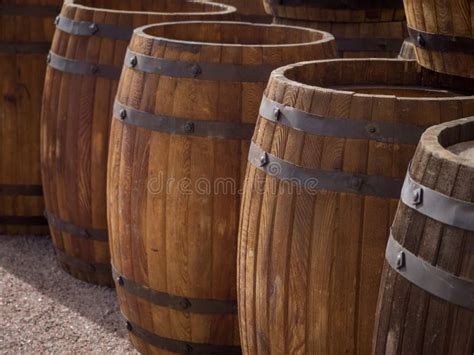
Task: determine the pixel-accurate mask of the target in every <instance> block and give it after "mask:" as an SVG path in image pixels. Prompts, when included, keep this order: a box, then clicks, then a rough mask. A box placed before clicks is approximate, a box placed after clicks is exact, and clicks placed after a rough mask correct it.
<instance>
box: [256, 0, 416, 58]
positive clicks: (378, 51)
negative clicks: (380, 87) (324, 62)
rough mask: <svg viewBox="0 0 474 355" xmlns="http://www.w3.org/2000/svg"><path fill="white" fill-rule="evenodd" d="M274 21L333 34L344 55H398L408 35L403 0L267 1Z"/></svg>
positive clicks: (265, 0)
mask: <svg viewBox="0 0 474 355" xmlns="http://www.w3.org/2000/svg"><path fill="white" fill-rule="evenodd" d="M264 5H265V9H266V11H267V12H268V13H270V14H273V16H274V23H279V24H287V25H293V26H303V27H310V28H316V29H320V30H322V31H327V32H330V33H332V34H333V35H334V36H335V37H336V41H337V45H338V50H339V55H340V56H341V57H396V56H397V54H398V52H399V50H400V46H401V45H402V42H403V40H404V39H405V38H406V37H407V36H408V33H407V31H406V22H405V13H404V10H403V2H402V0H383V1H380V0H378V1H373V0H350V1H347V0H264Z"/></svg>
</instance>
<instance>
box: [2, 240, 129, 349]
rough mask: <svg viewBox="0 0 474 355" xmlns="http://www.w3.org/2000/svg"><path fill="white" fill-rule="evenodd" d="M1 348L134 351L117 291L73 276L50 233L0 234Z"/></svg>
mask: <svg viewBox="0 0 474 355" xmlns="http://www.w3.org/2000/svg"><path fill="white" fill-rule="evenodd" d="M0 353H1V354H25V353H27V354H32V353H54V354H71V353H74V354H76V353H82V354H84V353H94V354H137V352H136V351H134V350H133V347H132V346H131V345H130V343H129V341H128V339H127V334H126V330H125V327H124V324H123V321H122V320H121V318H120V313H119V307H118V304H117V301H116V298H115V291H114V290H112V289H108V288H105V287H98V286H93V285H89V284H87V283H85V282H82V281H79V280H76V279H74V278H73V277H71V276H69V274H67V273H65V272H64V271H62V270H61V269H60V268H59V267H58V266H57V264H56V262H55V259H54V254H53V247H52V243H51V239H50V238H48V237H10V236H0Z"/></svg>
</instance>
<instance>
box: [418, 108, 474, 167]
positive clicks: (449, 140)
mask: <svg viewBox="0 0 474 355" xmlns="http://www.w3.org/2000/svg"><path fill="white" fill-rule="evenodd" d="M421 144H423V147H424V148H425V150H426V151H428V152H430V153H432V154H433V155H436V156H437V157H438V158H440V159H443V160H448V161H450V162H453V163H455V164H457V165H459V166H464V167H467V168H469V169H474V116H473V117H466V118H461V119H459V120H455V121H450V122H446V123H442V124H439V125H436V126H433V127H430V128H428V129H427V130H426V131H425V133H424V134H423V137H422V140H421Z"/></svg>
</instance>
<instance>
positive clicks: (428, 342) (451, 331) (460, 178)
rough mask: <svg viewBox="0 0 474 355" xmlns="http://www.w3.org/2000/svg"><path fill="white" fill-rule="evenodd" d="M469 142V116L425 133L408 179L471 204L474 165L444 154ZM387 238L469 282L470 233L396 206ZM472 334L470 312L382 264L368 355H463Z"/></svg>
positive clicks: (473, 271) (473, 126) (472, 272)
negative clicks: (454, 146)
mask: <svg viewBox="0 0 474 355" xmlns="http://www.w3.org/2000/svg"><path fill="white" fill-rule="evenodd" d="M473 138H474V118H472V117H471V118H469V119H463V120H459V121H454V122H449V123H447V124H440V125H438V126H435V127H432V128H430V129H429V130H428V131H426V132H425V134H424V135H423V137H422V139H421V141H420V144H419V145H418V148H417V150H416V153H415V156H414V158H413V162H412V165H411V169H410V173H411V176H412V177H413V179H414V180H415V181H417V182H419V183H421V184H422V185H424V186H426V187H428V188H431V189H434V190H435V191H438V192H440V193H442V194H445V195H448V196H451V197H453V198H456V199H459V200H463V201H468V202H471V203H472V202H474V190H473V185H472V181H473V178H474V160H473V159H472V156H471V157H469V158H467V157H462V156H460V155H457V154H453V153H451V152H449V150H448V149H449V147H450V146H453V145H455V144H459V143H461V142H465V141H469V140H472V139H473ZM392 233H393V236H394V238H395V240H397V242H398V243H400V244H401V245H402V246H403V247H404V248H406V249H408V250H409V251H410V252H412V253H414V254H415V255H417V256H418V258H421V259H423V260H425V261H427V262H429V263H430V264H431V265H434V266H436V267H437V268H440V269H442V270H444V271H446V272H448V273H450V274H454V275H455V276H457V277H463V278H465V279H467V280H471V281H472V280H473V279H474V263H473V260H474V259H473V247H472V240H473V232H470V231H466V230H462V229H460V228H457V227H453V226H448V225H444V224H442V223H440V222H438V221H436V220H434V219H431V218H428V217H426V216H424V215H422V214H420V213H419V212H417V211H416V210H414V209H411V208H409V207H407V206H406V205H404V204H403V203H400V204H399V206H398V210H397V213H396V216H395V220H394V223H393V226H392ZM469 296H472V295H466V297H469ZM473 334H474V311H473V310H469V309H467V308H463V307H461V306H457V305H453V304H450V303H449V302H447V301H444V300H442V299H440V298H437V297H436V296H434V295H432V294H430V293H428V292H426V291H424V290H422V289H421V288H419V287H418V286H416V285H413V284H411V283H410V282H409V281H408V280H407V279H405V278H404V277H402V276H401V275H399V274H398V273H397V272H395V271H394V270H393V269H392V268H391V267H390V266H389V265H388V264H387V262H385V265H384V269H383V274H382V280H381V285H380V292H379V301H378V305H377V317H376V323H375V332H374V338H373V339H374V340H373V353H375V354H414V353H418V354H427V353H429V354H459V355H461V354H466V355H467V354H472V353H473V351H474V335H473Z"/></svg>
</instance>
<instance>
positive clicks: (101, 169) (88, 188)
mask: <svg viewBox="0 0 474 355" xmlns="http://www.w3.org/2000/svg"><path fill="white" fill-rule="evenodd" d="M89 6H92V7H89ZM94 6H95V7H100V8H104V9H97V8H95V7H94ZM144 11H146V12H144ZM61 15H62V16H64V17H66V18H69V19H74V20H76V21H87V22H95V23H97V24H109V25H116V26H119V27H135V26H141V25H145V24H148V23H159V22H167V21H173V20H191V19H221V18H222V19H231V18H233V10H231V9H229V8H228V7H227V6H224V5H217V4H209V3H185V2H175V1H171V2H165V1H163V2H162V1H160V2H156V1H133V2H131V1H119V2H117V1H105V0H101V1H99V0H98V1H67V2H66V4H65V5H64V7H63V9H62V12H61ZM128 42H129V41H128V40H115V39H111V38H105V37H100V36H78V35H71V34H69V33H66V32H62V31H61V30H57V31H56V33H55V36H54V41H53V45H52V49H51V51H52V52H53V53H55V54H57V55H60V56H63V57H66V58H68V59H73V60H78V61H82V62H88V63H91V64H105V65H112V66H115V67H117V68H118V69H119V70H120V68H121V66H122V64H123V58H124V56H125V52H126V48H127V45H128ZM117 87H118V79H117V80H115V79H109V78H105V77H100V76H95V75H77V74H71V73H66V72H62V71H59V70H56V69H53V68H52V67H48V70H47V75H46V82H45V92H44V97H43V111H42V123H41V132H42V138H41V161H42V174H43V184H44V190H45V195H46V208H47V210H48V211H49V212H50V213H52V214H54V215H56V216H57V217H59V218H60V219H62V220H64V221H67V222H69V223H72V224H74V225H76V226H79V227H82V228H87V229H98V230H102V231H106V230H107V218H106V212H107V211H106V173H107V152H108V142H109V130H110V120H111V118H112V104H113V100H114V98H115V94H116V91H117ZM51 227H52V228H51V229H52V235H53V241H54V244H55V247H56V248H57V249H59V250H61V251H63V252H65V253H66V254H67V255H69V256H71V257H74V258H76V259H78V260H80V261H83V262H86V263H89V264H90V263H100V264H101V265H109V263H110V253H109V246H108V243H107V242H106V241H96V240H90V239H86V238H83V237H81V236H79V235H75V234H69V233H66V232H64V231H63V230H60V229H59V228H56V227H55V226H51ZM61 264H62V266H63V267H64V268H65V270H66V271H68V272H69V273H71V274H72V275H73V276H75V277H77V278H79V279H81V280H85V281H88V282H92V283H98V284H105V285H112V284H113V282H112V279H111V275H110V272H109V271H102V272H99V271H97V272H88V271H83V270H79V269H77V268H76V267H74V266H72V265H68V264H66V263H61Z"/></svg>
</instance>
